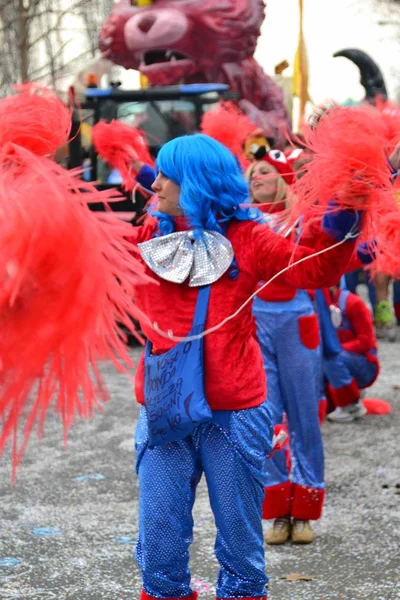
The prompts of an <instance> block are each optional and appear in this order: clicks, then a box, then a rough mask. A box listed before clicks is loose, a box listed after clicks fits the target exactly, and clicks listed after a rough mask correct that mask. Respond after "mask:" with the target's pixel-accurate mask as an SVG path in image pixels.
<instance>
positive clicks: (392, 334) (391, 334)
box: [374, 300, 396, 342]
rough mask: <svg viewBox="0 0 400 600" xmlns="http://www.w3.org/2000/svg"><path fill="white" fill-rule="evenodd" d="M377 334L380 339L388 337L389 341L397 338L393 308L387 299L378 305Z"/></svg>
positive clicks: (375, 318) (376, 316)
mask: <svg viewBox="0 0 400 600" xmlns="http://www.w3.org/2000/svg"><path fill="white" fill-rule="evenodd" d="M374 321H375V327H376V335H377V337H378V338H379V339H385V338H387V339H388V340H389V342H394V341H395V340H396V325H395V322H394V319H393V315H392V309H391V308H390V304H389V302H388V301H387V300H383V301H382V302H379V304H377V305H376V309H375V315H374Z"/></svg>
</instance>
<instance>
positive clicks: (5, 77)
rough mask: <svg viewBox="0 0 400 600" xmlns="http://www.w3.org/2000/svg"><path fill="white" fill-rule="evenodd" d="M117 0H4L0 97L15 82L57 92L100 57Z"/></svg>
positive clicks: (0, 24)
mask: <svg viewBox="0 0 400 600" xmlns="http://www.w3.org/2000/svg"><path fill="white" fill-rule="evenodd" d="M112 4H113V0H0V94H1V95H4V94H5V93H8V91H9V89H10V87H11V86H12V85H13V84H14V83H16V82H24V81H41V82H46V84H47V85H50V86H51V87H53V88H54V89H57V85H58V82H59V81H60V79H62V78H64V77H65V76H68V75H72V74H74V73H75V72H77V71H78V70H79V69H80V68H81V66H82V64H83V63H84V62H85V60H88V59H89V58H92V57H94V56H96V53H97V36H98V31H99V28H100V26H101V23H102V21H103V20H104V19H105V17H106V16H107V14H108V12H109V11H110V10H111V6H112Z"/></svg>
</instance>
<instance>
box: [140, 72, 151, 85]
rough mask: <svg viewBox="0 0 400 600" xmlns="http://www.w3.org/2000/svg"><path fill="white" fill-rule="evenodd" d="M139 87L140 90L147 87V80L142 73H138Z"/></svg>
mask: <svg viewBox="0 0 400 600" xmlns="http://www.w3.org/2000/svg"><path fill="white" fill-rule="evenodd" d="M140 87H141V88H142V89H144V88H148V87H149V80H148V79H147V77H146V75H143V74H142V73H140Z"/></svg>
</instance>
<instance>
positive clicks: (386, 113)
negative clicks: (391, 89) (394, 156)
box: [376, 98, 400, 155]
mask: <svg viewBox="0 0 400 600" xmlns="http://www.w3.org/2000/svg"><path fill="white" fill-rule="evenodd" d="M376 108H377V110H378V111H379V113H380V117H381V119H382V124H383V127H384V134H385V137H386V148H385V149H386V151H387V153H388V155H389V154H390V153H391V152H392V151H393V150H394V148H395V146H396V145H397V144H398V143H399V141H400V106H399V105H398V104H396V103H395V102H390V101H389V100H383V99H381V98H377V100H376Z"/></svg>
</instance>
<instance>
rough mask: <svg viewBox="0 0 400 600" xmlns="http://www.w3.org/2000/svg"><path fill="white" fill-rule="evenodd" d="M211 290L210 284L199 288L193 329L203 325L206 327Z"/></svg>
mask: <svg viewBox="0 0 400 600" xmlns="http://www.w3.org/2000/svg"><path fill="white" fill-rule="evenodd" d="M210 292H211V286H210V285H205V286H203V287H201V288H199V294H198V296H197V302H196V308H195V311H194V317H193V325H192V329H194V328H195V327H203V328H204V325H205V322H206V318H207V311H208V303H209V300H210Z"/></svg>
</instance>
